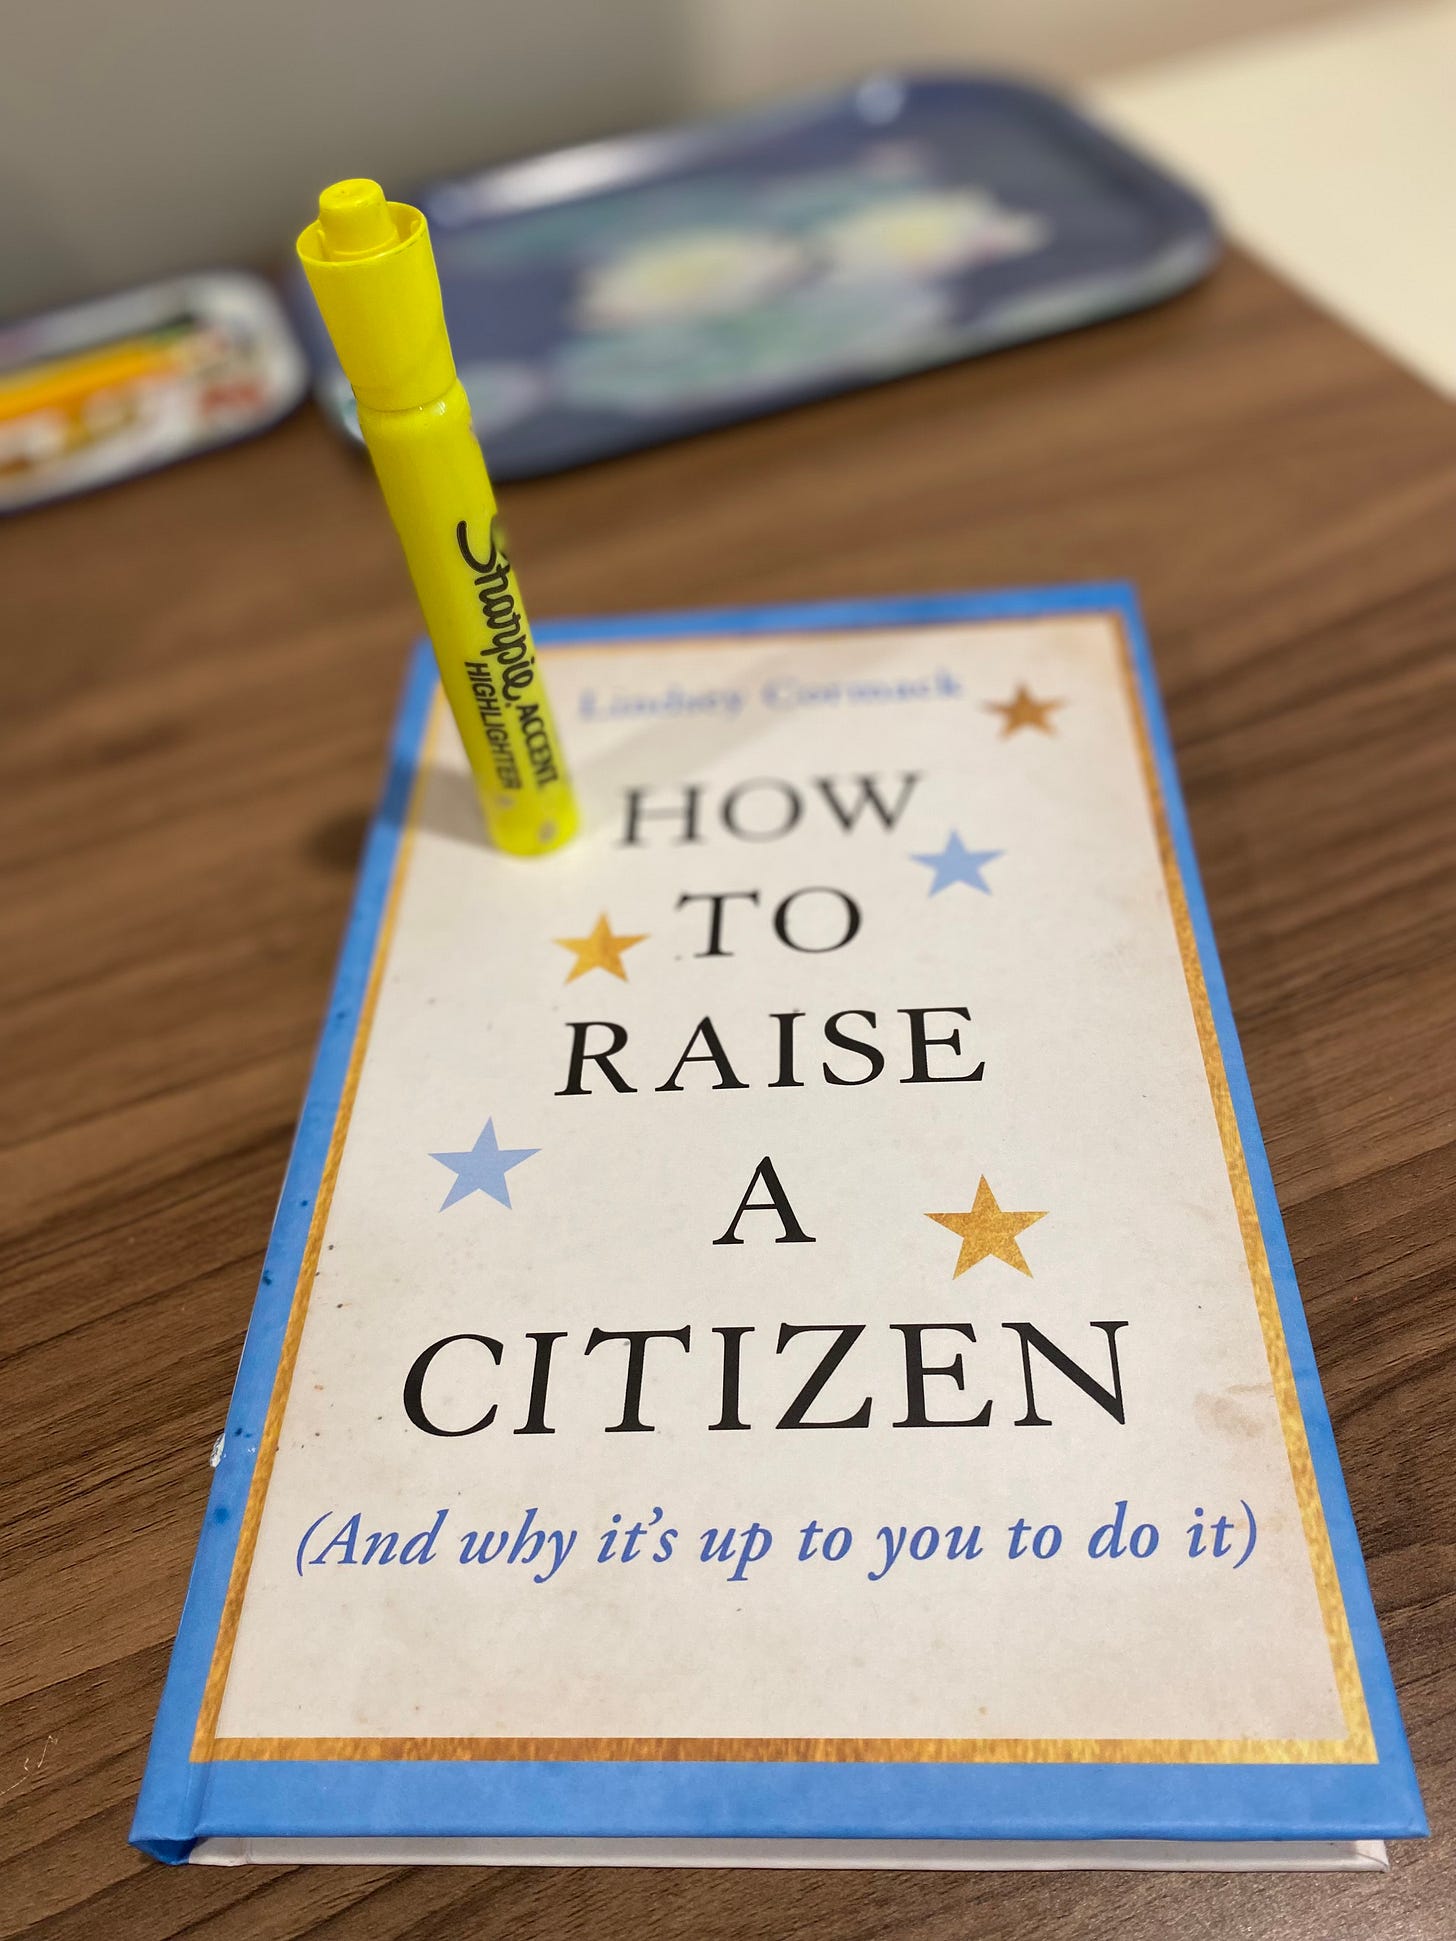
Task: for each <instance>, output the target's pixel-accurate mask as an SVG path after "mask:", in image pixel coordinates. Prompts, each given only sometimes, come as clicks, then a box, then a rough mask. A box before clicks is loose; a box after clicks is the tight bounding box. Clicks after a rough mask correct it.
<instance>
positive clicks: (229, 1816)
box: [131, 582, 1426, 1861]
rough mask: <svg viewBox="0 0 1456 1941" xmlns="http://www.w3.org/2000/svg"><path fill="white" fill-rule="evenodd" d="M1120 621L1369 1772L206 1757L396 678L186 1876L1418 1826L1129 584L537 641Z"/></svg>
mask: <svg viewBox="0 0 1456 1941" xmlns="http://www.w3.org/2000/svg"><path fill="white" fill-rule="evenodd" d="M1089 612H1096V613H1115V614H1116V615H1118V616H1119V617H1120V619H1121V621H1122V623H1123V626H1124V628H1125V629H1126V634H1127V638H1128V641H1129V643H1130V646H1131V651H1132V655H1133V662H1134V667H1135V672H1136V676H1137V684H1138V689H1139V699H1140V702H1141V706H1142V709H1143V713H1144V720H1145V723H1146V727H1147V732H1148V737H1149V741H1150V744H1151V748H1152V754H1153V759H1154V762H1155V765H1156V768H1157V773H1158V781H1159V785H1160V788H1161V791H1162V796H1163V805H1164V810H1165V814H1166V818H1167V824H1168V829H1169V832H1170V836H1171V839H1172V843H1173V846H1174V850H1175V853H1176V857H1177V862H1178V866H1179V870H1180V873H1181V876H1182V881H1183V888H1184V893H1185V896H1186V899H1187V904H1188V910H1189V914H1190V918H1191V921H1192V925H1193V930H1194V935H1195V938H1196V941H1197V946H1198V952H1199V957H1200V959H1201V962H1202V967H1203V974H1204V980H1205V983H1206V986H1207V992H1208V1000H1209V1004H1210V1007H1211V1010H1212V1014H1213V1018H1214V1022H1215V1026H1216V1029H1217V1033H1218V1040H1219V1045H1220V1049H1221V1051H1222V1055H1223V1060H1224V1067H1225V1071H1226V1074H1227V1079H1228V1086H1229V1091H1230V1094H1231V1097H1232V1100H1233V1105H1234V1110H1235V1113H1236V1116H1237V1119H1238V1126H1239V1132H1240V1136H1241V1138H1242V1142H1243V1146H1244V1154H1245V1159H1246V1163H1247V1166H1248V1172H1249V1178H1250V1181H1251V1184H1252V1187H1253V1192H1254V1197H1255V1203H1256V1206H1257V1209H1258V1214H1259V1220H1260V1224H1261V1226H1262V1228H1263V1234H1264V1240H1265V1245H1266V1248H1267V1252H1268V1258H1269V1266H1270V1271H1271V1274H1272V1277H1273V1282H1274V1288H1275V1292H1276V1295H1277V1298H1278V1303H1279V1312H1280V1318H1281V1321H1282V1324H1283V1328H1284V1334H1285V1339H1286V1342H1287V1346H1288V1352H1289V1358H1290V1363H1291V1367H1292V1370H1293V1374H1294V1379H1295V1385H1296V1388H1297V1391H1298V1396H1299V1401H1300V1406H1301V1409H1302V1411H1303V1414H1304V1420H1305V1426H1306V1431H1307V1435H1308V1439H1309V1446H1310V1452H1311V1456H1312V1458H1313V1463H1314V1470H1315V1476H1316V1479H1317V1482H1318V1485H1319V1492H1320V1498H1321V1502H1322V1505H1323V1509H1324V1516H1325V1522H1326V1526H1327V1529H1328V1533H1329V1540H1330V1545H1331V1548H1332V1551H1333V1554H1334V1559H1335V1565H1336V1570H1337V1573H1338V1577H1339V1583H1340V1589H1341V1593H1342V1595H1343V1598H1344V1604H1345V1611H1346V1615H1347V1619H1348V1622H1349V1627H1350V1633H1351V1637H1352V1640H1353V1643H1354V1649H1355V1655H1356V1660H1357V1663H1358V1665H1359V1670H1360V1675H1361V1679H1362V1682H1363V1685H1364V1695H1365V1702H1366V1705H1367V1708H1368V1711H1369V1716H1370V1723H1371V1728H1372V1731H1373V1734H1374V1739H1375V1745H1376V1750H1377V1754H1378V1762H1377V1763H1375V1764H1365V1765H1352V1764H1351V1765H1309V1764H1277V1765H1273V1764H1271V1765H1246V1764H1240V1765H1216V1764H1207V1765H1135V1764H1123V1765H1111V1764H1107V1765H1095V1764H1075V1765H1073V1764H1066V1765H1058V1764H1037V1765H1011V1764H996V1763H989V1762H988V1763H984V1764H970V1765H955V1764H936V1765H914V1764H894V1765H888V1764H853V1765H851V1764H833V1765H828V1764H799V1763H794V1764H776V1763H754V1764H746V1763H744V1764H736V1763H725V1762H719V1761H713V1762H710V1763H709V1762H703V1763H695V1762H684V1761H671V1762H667V1761H642V1762H628V1761H614V1762H612V1764H611V1766H610V1769H605V1768H604V1767H603V1766H602V1765H601V1764H598V1763H594V1762H572V1761H559V1762H558V1761H549V1762H548V1761H539V1762H522V1761H506V1762H491V1761H442V1762H438V1763H435V1762H429V1761H424V1760H407V1761H357V1762H356V1761H347V1760H329V1761H318V1760H299V1761H291V1760H290V1761H241V1760H240V1761H218V1762H215V1763H206V1762H194V1761H193V1760H192V1759H191V1758H190V1751H191V1746H192V1738H193V1732H194V1728H195V1725H196V1722H197V1716H198V1712H199V1709H200V1706H201V1703H202V1696H203V1689H204V1686H205V1683H206V1680H207V1674H208V1669H209V1665H210V1663H211V1658H212V1650H213V1643H214V1640H215V1638H216V1635H217V1630H218V1625H219V1622H220V1619H221V1615H222V1609H223V1601H224V1598H225V1596H226V1593H227V1587H228V1580H229V1576H230V1573H231V1569H232V1563H233V1555H234V1552H235V1550H236V1547H237V1542H238V1534H239V1529H240V1525H241V1521H242V1516H243V1510H244V1506H245V1504H246V1502H247V1498H248V1491H249V1486H250V1483H251V1480H252V1475H253V1469H254V1464H255V1461H256V1458H257V1454H258V1448H259V1443H260V1440H261V1437H262V1433H263V1425H264V1419H265V1417H266V1415H267V1412H268V1405H269V1399H270V1396H271V1394H272V1389H273V1383H274V1376H275V1373H276V1370H277V1365H278V1359H279V1354H280V1351H281V1348H282V1344H283V1337H284V1332H285V1329H286V1326H287V1322H288V1316H289V1312H290V1309H291V1306H292V1300H293V1293H294V1287H295V1283H296V1280H297V1276H298V1272H299V1268H300V1264H301V1261H302V1257H303V1252H304V1248H305V1245H306V1242H307V1238H308V1231H309V1226H310V1222H311V1220H312V1217H313V1210H314V1195H315V1193H316V1191H317V1189H318V1185H319V1180H320V1175H321V1173H322V1169H323V1165H324V1160H325V1156H326V1153H327V1151H328V1146H329V1141H330V1137H331V1134H332V1130H333V1126H334V1121H335V1117H336V1114H337V1110H338V1106H339V1101H340V1096H341V1093H342V1090H343V1086H344V1081H345V1076H346V1073H347V1070H348V1065H349V1059H350V1054H351V1050H352V1047H353V1043H354V1036H355V1027H356V1025H357V1022H358V1017H359V1012H360V1008H361V1005H362V1002H363V998H364V993H365V988H366V985H367V982H368V978H369V973H370V968H371V963H372V959H373V954H374V943H375V937H376V934H377V931H378V927H379V922H380V918H381V915H382V912H383V908H384V904H385V900H386V897H387V893H388V890H389V886H390V882H391V880H392V876H393V872H394V865H395V860H396V855H397V852H398V848H399V842H400V837H401V834H402V831H403V827H404V821H405V813H406V807H407V803H408V800H409V795H410V790H411V786H412V783H413V780H414V774H415V769H416V764H417V761H418V756H419V750H420V745H421V740H422V737H423V733H424V728H425V723H426V719H427V717H428V713H429V709H430V704H431V701H432V699H433V696H434V692H435V686H436V677H435V670H434V663H433V659H432V657H431V655H430V653H429V650H428V648H427V647H426V646H424V645H423V644H422V645H421V647H420V648H419V649H417V650H416V653H415V655H414V658H413V660H412V662H411V664H410V670H409V674H408V677H407V680H406V684H405V690H404V696H403V700H402V703H401V706H400V711H399V716H398V721H397V725H396V729H395V735H394V740H393V744H392V747H391V751H390V765H389V772H388V777H387V781H386V785H385V790H384V795H383V799H382V801H381V804H380V808H379V812H378V814H377V815H376V817H375V820H374V824H373V826H372V829H371V831H370V835H369V839H368V842H367V844H366V847H365V852H364V857H363V861H362V864H361V867H360V872H359V880H358V886H357V889H356V893H355V898H354V905H353V910H352V912H351V915H350V919H349V924H348V929H347V931H346V934H345V939H344V945H343V950H342V952H341V955H340V960H339V967H338V971H337V973H336V977H335V983H334V989H333V993H332V996H331V999H330V1003H329V1009H328V1014H327V1017H326V1019H325V1023H324V1027H323V1031H322V1034H321V1037H320V1042H319V1048H318V1053H317V1056H316V1060H315V1064H314V1070H313V1075H312V1079H311V1081H310V1084H309V1089H308V1093H307V1096H306V1098H305V1100H304V1105H303V1110H302V1113H301V1115H300V1119H299V1124H298V1130H297V1134H296V1136H295V1141H294V1147H293V1153H292V1157H291V1159H290V1161H289V1166H288V1171H287V1175H286V1177H285V1180H284V1185H283V1191H282V1194H281V1196H280V1199H279V1206H278V1213H277V1217H276V1220H275V1223H274V1228H273V1234H272V1238H271V1240H270V1242H269V1246H268V1252H267V1255H266V1258H265V1261H264V1267H263V1275H262V1280H261V1283H260V1286H259V1290H258V1296H257V1301H256V1303H255V1305H254V1309H253V1314H252V1319H251V1321H250V1323H249V1327H248V1335H247V1340H246V1343H245V1345H244V1349H243V1357H242V1362H241V1365H240V1367H239V1370H238V1377H237V1383H236V1386H235V1388H234V1391H233V1398H232V1403H231V1406H230V1409H229V1413H228V1419H227V1425H226V1428H225V1430H224V1433H223V1435H222V1436H221V1437H220V1438H219V1444H218V1449H219V1454H218V1456H217V1460H216V1466H215V1471H214V1476H213V1484H212V1489H211V1493H210V1495H209V1498H208V1504H207V1512H206V1520H205V1523H204V1527H203V1534H202V1538H201V1540H200V1542H199V1545H198V1551H197V1556H196V1559H195V1561H194V1564H193V1569H192V1577H191V1582H190V1585H189V1587H188V1592H187V1599H186V1603H185V1606H184V1609H183V1614H182V1620H181V1623H180V1625H179V1628H178V1632H177V1640H176V1644H175V1646H174V1649H173V1653H172V1661H171V1665H170V1668H169V1671H168V1675H167V1681H166V1686H165V1688H164V1691H163V1695H162V1702H161V1706H160V1709H159V1712H158V1716H157V1723H156V1729H155V1731H154V1733H153V1737H152V1746H151V1753H150V1756H149V1759H148V1762H147V1771H146V1777H145V1780H144V1783H143V1787H142V1793H141V1798H140V1800H139V1802H138V1806H137V1814H136V1820H135V1823H134V1825H133V1827H132V1832H131V1839H132V1841H133V1844H135V1845H136V1846H138V1847H140V1848H142V1849H143V1850H144V1851H146V1852H148V1853H150V1854H152V1855H154V1856H155V1857H156V1858H158V1859H161V1860H168V1861H180V1860H185V1859H186V1858H187V1855H188V1853H189V1852H190V1850H191V1848H192V1846H193V1844H194V1843H195V1842H196V1841H197V1840H198V1839H201V1838H204V1837H207V1836H209V1835H227V1834H233V1835H237V1834H249V1835H253V1836H257V1837H262V1836H265V1835H275V1836H286V1835H290V1834H291V1835H297V1836H315V1837H327V1836H329V1835H345V1834H347V1835H353V1836H358V1837H367V1836H369V1835H380V1836H386V1835H400V1836H403V1835H429V1834H439V1835H471V1834H498V1835H512V1836H519V1837H529V1836H536V1837H549V1836H558V1837H570V1836H572V1835H576V1836H582V1837H587V1836H598V1837H609V1836H615V1837H630V1836H634V1835H638V1836H658V1837H673V1836H678V1837H685V1838H686V1837H697V1838H712V1837H769V1838H772V1837H781V1838H807V1837H815V1836H817V1837H823V1838H840V1839H845V1838H902V1839H903V1838H914V1837H920V1838H943V1839H953V1838H961V1839H968V1838H969V1839H978V1838H979V1839H1024V1840H1058V1839H1114V1838H1128V1837H1131V1836H1134V1835H1137V1836H1142V1837H1147V1838H1157V1839H1179V1838H1191V1839H1220V1840H1244V1839H1264V1840H1267V1839H1279V1838H1282V1839H1313V1840H1343V1839H1379V1838H1391V1837H1398V1836H1403V1835H1418V1834H1423V1833H1424V1832H1425V1831H1426V1822H1425V1816H1424V1813H1423V1811H1422V1808H1421V1802H1420V1795H1419V1792H1418V1790H1417V1786H1416V1780H1415V1774H1414V1770H1413V1768H1412V1766H1411V1762H1410V1755H1409V1752H1408V1750H1407V1748H1406V1742H1405V1735H1404V1732H1403V1729H1402V1726H1401V1721H1400V1714H1399V1710H1398V1708H1397V1704H1396V1698H1395V1692H1394V1688H1393V1686H1392V1683H1391V1679H1390V1673H1389V1669H1388V1667H1387V1664H1386V1659H1385V1651H1384V1646H1383V1644H1382V1641H1381V1637H1380V1631H1379V1626H1378V1623H1377V1620H1376V1616H1375V1611H1374V1607H1373V1605H1372V1603H1371V1599H1370V1592H1369V1587H1368V1585H1367V1583H1366V1578H1365V1569H1364V1563H1363V1560H1362V1558H1361V1554H1360V1546H1359V1539H1358V1537H1357V1535H1356V1532H1355V1525H1354V1520H1353V1517H1352V1515H1351V1511H1350V1505H1349V1499H1348V1497H1347V1495H1346V1492H1345V1487H1344V1482H1343V1478H1342V1476H1341V1473H1340V1466H1339V1459H1338V1456H1337V1454H1336V1451H1335V1444H1334V1437H1333V1433H1332V1430H1331V1427H1330V1421H1329V1415H1328V1412H1327V1410H1326V1407H1325V1403H1324V1397H1323V1394H1322V1392H1321V1389H1320V1384H1319V1377H1318V1374H1317V1372H1316V1369H1315V1362H1314V1353H1313V1349H1312V1347H1311V1344H1310V1338H1309V1330H1308V1327H1307V1324H1306V1321H1305V1316H1304V1309H1303V1306H1302V1303H1301V1301H1300V1298H1299V1291H1298V1287H1297V1284H1296V1281H1295V1276H1294V1266H1293V1262H1292V1260H1291V1259H1290V1255H1289V1248H1288V1244H1287V1241H1286V1239H1285V1234H1284V1224H1283V1221H1282V1219H1281V1217H1280V1213H1279V1207H1278V1202H1277V1200H1276V1198H1275V1193H1274V1184H1273V1179H1272V1177H1271V1175H1270V1172H1269V1166H1268V1160H1267V1158H1266V1155H1265V1152H1264V1145H1263V1141H1262V1138H1261V1137H1260V1134H1259V1128H1258V1121H1257V1118H1256V1116H1255V1112H1254V1104H1253V1098H1252V1095H1251V1093H1250V1090H1249V1083H1248V1076H1247V1073H1246V1071H1245V1069H1244V1062H1243V1058H1242V1055H1241V1053H1240V1049H1239V1044H1238V1037H1237V1034H1236V1031H1235V1028H1234V1022H1233V1015H1232V1012H1231V1010H1230V1008H1229V1001H1228V993H1227V990H1226V988H1225V985H1224V981H1223V974H1222V970H1221V968H1220V965H1219V960H1218V953H1217V949H1216V947H1215V945H1214V940H1213V933H1212V929H1211V926H1210V922H1209V916H1208V909H1207V905H1206V903H1205V901H1204V896H1203V890H1202V886H1201V883H1200V880H1199V875H1198V867H1197V863H1196V860H1195V858H1194V853H1193V844H1192V838H1191V835H1190V832H1189V828H1188V820H1187V815H1186V812H1185V810H1184V806H1183V798H1182V792H1181V790H1180V788H1179V783H1178V775H1177V768H1176V763H1175V759H1174V755H1173V747H1172V742H1171V739H1170V736H1169V733H1168V727H1167V722H1166V720H1165V718H1164V715H1163V709H1162V704H1161V700H1160V697H1159V693H1158V684H1157V678H1156V674H1155V672H1154V667H1153V661H1152V656H1151V653H1150V650H1149V647H1148V643H1147V639H1146V636H1145V634H1144V631H1143V628H1142V623H1141V618H1140V615H1139V612H1138V607H1137V601H1136V598H1135V595H1134V594H1133V591H1132V589H1131V588H1130V587H1129V586H1127V585H1125V584H1123V583H1120V582H1112V583H1109V584H1103V585H1098V584H1093V585H1080V586H1067V587H1053V588H1046V589H1029V590H1014V591H1007V592H990V593H950V594H934V595H922V596H911V597H905V598H893V599H877V600H848V601H825V602H817V603H814V604H810V605H792V606H768V607H749V608H726V609H715V610H711V611H703V610H698V611H688V612H682V613H654V614H646V615H623V616H619V617H618V616H613V617H611V618H606V619H597V620H582V621H562V622H556V623H553V624H551V625H546V626H542V627H540V628H538V629H537V639H538V641H539V643H540V644H541V645H542V646H543V647H550V646H552V645H567V644H570V645H573V646H581V645H590V644H601V645H609V644H612V643H614V642H622V641H629V640H645V639H652V638H658V639H662V638H682V637H688V636H693V635H715V634H729V635H744V634H752V633H783V632H800V631H802V632H818V631H825V630H832V629H838V628H856V627H907V626H917V625H922V626H923V625H930V624H935V623H942V624H943V623H946V622H954V621H960V620H979V621H987V620H1014V619H1026V618H1033V617H1045V616H1049V615H1070V614H1078V613H1089Z"/></svg>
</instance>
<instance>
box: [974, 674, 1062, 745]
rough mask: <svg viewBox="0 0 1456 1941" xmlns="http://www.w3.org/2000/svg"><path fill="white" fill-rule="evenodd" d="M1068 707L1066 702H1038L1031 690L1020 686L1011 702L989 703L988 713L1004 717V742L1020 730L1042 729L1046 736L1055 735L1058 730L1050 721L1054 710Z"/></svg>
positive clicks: (1002, 732) (1002, 734) (1002, 726)
mask: <svg viewBox="0 0 1456 1941" xmlns="http://www.w3.org/2000/svg"><path fill="white" fill-rule="evenodd" d="M1066 705H1067V704H1066V702H1065V701H1038V700H1037V699H1036V697H1035V695H1034V694H1033V693H1032V692H1031V690H1030V689H1029V688H1027V687H1024V686H1018V688H1017V690H1016V692H1015V693H1014V694H1013V695H1012V697H1011V699H1010V700H1009V701H988V702H987V703H986V712H987V713H988V714H999V715H1000V716H1001V717H1002V721H1001V739H1002V740H1003V741H1004V740H1005V739H1006V737H1007V736H1008V735H1014V734H1015V733H1016V730H1017V729H1018V728H1040V729H1041V731H1042V733H1043V734H1044V735H1054V734H1055V733H1056V729H1055V728H1054V727H1053V726H1052V724H1051V720H1050V716H1051V712H1052V709H1053V708H1064V707H1065V706H1066Z"/></svg>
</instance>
